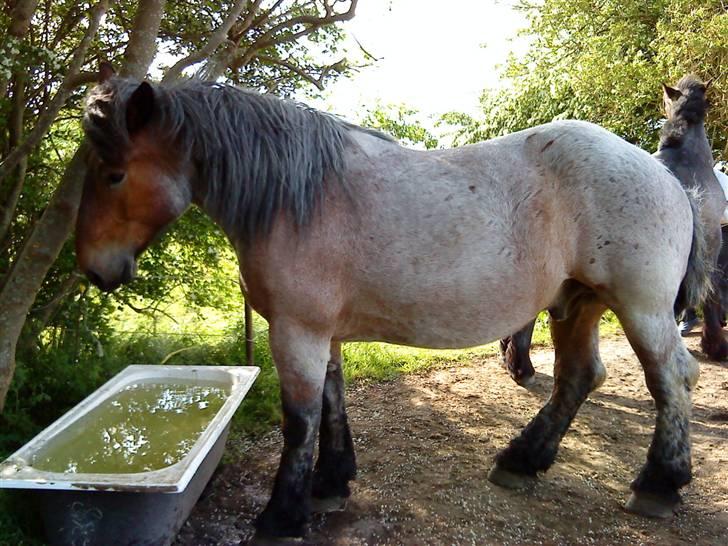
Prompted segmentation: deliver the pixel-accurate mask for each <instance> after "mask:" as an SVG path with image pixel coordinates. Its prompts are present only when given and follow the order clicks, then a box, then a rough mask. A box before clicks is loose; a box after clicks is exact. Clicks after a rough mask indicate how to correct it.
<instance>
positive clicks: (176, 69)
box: [162, 0, 263, 82]
mask: <svg viewBox="0 0 728 546" xmlns="http://www.w3.org/2000/svg"><path fill="white" fill-rule="evenodd" d="M262 1H263V0H254V1H253V2H252V4H251V3H250V0H237V1H236V2H235V4H233V6H232V7H231V8H230V11H228V13H227V15H226V16H225V19H224V20H223V22H222V24H221V25H220V26H219V27H217V29H216V30H215V32H213V33H212V34H211V35H210V37H209V38H208V40H207V43H206V44H205V45H204V46H202V47H201V48H199V49H198V50H196V51H193V52H192V53H190V54H189V55H187V57H184V58H183V59H180V60H179V61H177V62H176V63H175V64H174V65H173V66H172V67H171V68H170V69H169V70H168V71H167V73H166V74H165V75H164V78H162V82H169V81H175V80H178V79H179V77H180V76H181V75H182V71H183V70H184V69H185V68H187V67H188V66H191V65H193V64H195V63H198V62H200V61H202V60H204V59H206V58H208V57H209V56H211V55H212V54H213V53H214V52H215V50H216V49H217V48H218V47H219V46H220V44H222V43H223V42H224V41H225V38H226V37H227V35H228V32H229V31H230V29H231V28H232V27H233V25H234V24H235V21H237V19H238V17H239V16H240V14H241V13H242V12H243V9H245V7H247V6H248V5H249V4H250V10H249V12H248V16H247V17H246V18H245V21H243V25H245V24H246V21H247V24H248V25H249V24H250V21H251V20H252V18H253V15H254V14H255V12H256V11H257V9H258V7H259V6H260V4H261V2H262Z"/></svg>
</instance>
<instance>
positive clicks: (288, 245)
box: [76, 77, 706, 541]
mask: <svg viewBox="0 0 728 546" xmlns="http://www.w3.org/2000/svg"><path fill="white" fill-rule="evenodd" d="M84 128H85V131H86V134H87V137H88V139H89V141H90V143H91V152H90V154H89V158H88V174H87V178H86V180H85V186H84V190H83V197H82V201H81V206H80V210H79V213H78V224H77V231H76V250H77V256H78V261H79V264H80V267H81V268H82V270H83V271H84V272H85V273H86V274H87V275H88V277H89V279H90V280H91V281H92V282H93V283H95V284H96V285H98V286H99V287H100V288H101V289H103V290H113V289H114V288H116V287H118V286H119V285H120V284H122V283H124V282H127V281H129V280H130V279H131V278H132V276H133V274H134V272H135V269H136V258H137V257H138V256H139V254H140V253H141V252H142V251H143V250H144V249H145V248H146V247H147V246H148V245H149V244H150V242H151V241H152V240H153V239H154V237H155V235H156V234H158V233H159V232H160V230H162V229H163V228H164V227H165V226H166V225H168V224H170V223H171V222H172V221H173V220H175V219H176V218H178V217H179V216H180V215H181V214H182V213H183V212H184V211H185V209H187V207H188V206H189V205H190V204H191V203H195V204H196V205H198V206H199V207H201V208H202V209H203V210H204V211H206V212H207V214H209V215H210V216H211V217H212V218H213V219H214V220H215V221H216V222H217V223H218V224H219V225H220V226H221V227H222V228H223V229H224V230H225V232H226V234H227V235H228V237H229V239H230V241H231V242H232V244H233V246H234V247H235V250H236V251H237V255H238V257H239V261H240V271H241V276H242V279H243V281H244V285H245V286H244V289H245V293H246V296H247V298H248V300H249V301H250V303H251V305H252V306H253V308H254V309H255V310H256V311H257V312H258V313H260V314H261V315H262V316H263V317H265V318H266V319H267V320H268V322H269V324H270V347H271V351H272V354H273V358H274V360H275V365H276V368H277V370H278V375H279V378H280V384H281V397H282V405H283V414H284V421H283V437H284V447H283V453H282V455H281V460H280V466H279V468H278V472H277V475H276V478H275V485H274V487H273V492H272V496H271V499H270V501H269V503H268V505H267V506H266V508H265V509H264V510H263V512H262V513H261V514H260V516H259V517H258V519H257V521H256V527H257V529H258V537H259V538H260V540H261V541H270V540H277V539H275V537H300V536H303V535H304V534H305V532H306V526H307V522H308V521H309V517H310V512H311V510H312V509H316V510H318V509H330V508H332V507H340V505H341V503H342V501H343V499H345V498H346V497H347V496H348V495H349V485H348V482H349V481H350V480H352V479H353V478H354V477H355V473H356V464H355V457H354V448H353V444H352V437H351V434H350V431H349V426H348V424H347V417H346V411H345V408H344V383H343V379H342V371H341V366H342V358H341V349H340V346H341V343H342V342H345V341H350V340H382V341H386V342H392V343H400V344H406V345H414V346H420V347H432V348H444V347H452V348H456V347H468V346H473V345H478V344H482V343H486V342H489V341H493V340H496V339H498V338H500V337H502V336H504V335H506V334H508V333H509V332H512V331H514V330H515V329H517V328H518V327H520V326H521V325H523V324H525V323H526V322H527V321H528V320H529V319H531V317H533V316H535V315H536V313H537V312H538V311H539V310H541V309H544V308H548V309H550V310H551V312H552V314H553V315H554V317H556V320H554V321H553V322H552V325H551V328H552V335H553V340H554V347H555V351H556V368H555V374H554V376H555V378H554V379H555V380H554V389H553V393H552V395H551V397H550V399H549V400H548V402H547V403H546V405H545V406H544V407H543V408H542V409H541V411H540V412H539V413H538V414H537V415H536V416H535V417H534V418H533V420H532V421H531V423H530V424H529V425H528V426H527V427H526V428H525V429H524V430H523V432H521V434H520V435H519V436H518V437H517V438H515V439H514V440H513V441H512V442H511V443H510V444H509V445H508V447H506V448H505V449H504V450H503V451H501V452H500V453H499V454H498V456H497V457H496V460H495V465H494V467H493V468H492V470H491V471H490V474H489V478H490V480H491V481H493V482H495V483H497V484H500V485H502V486H506V487H519V486H522V485H524V484H526V483H528V482H529V481H530V480H532V479H533V477H535V476H536V475H537V473H538V472H540V471H545V470H546V469H548V468H549V467H550V466H551V464H552V463H553V462H554V459H555V457H556V451H557V449H558V445H559V442H560V440H561V438H562V437H563V435H564V434H565V433H566V430H567V429H568V427H569V424H570V423H571V421H572V419H573V418H574V416H575V414H576V412H577V410H578V409H579V407H580V406H581V404H582V403H583V402H584V400H585V399H586V397H587V395H588V394H589V392H590V391H592V390H593V389H595V388H597V387H598V386H599V385H600V384H601V382H602V381H603V379H604V377H605V374H606V371H605V368H604V366H603V365H602V362H601V360H600V357H599V351H598V331H597V325H598V322H599V317H601V315H602V313H603V312H604V311H605V310H606V309H607V308H610V309H612V310H614V312H615V313H616V314H617V316H618V317H619V319H620V321H621V322H622V324H623V325H624V330H625V333H626V335H627V337H628V338H629V341H630V343H631V345H632V347H633V348H634V350H635V352H636V353H637V356H638V357H639V360H640V362H641V363H642V366H643V368H644V373H645V377H646V380H647V385H648V388H649V390H650V392H651V394H652V396H653V398H654V400H655V403H656V408H657V420H656V425H655V432H654V437H653V439H652V444H651V446H650V449H649V452H648V455H647V462H646V464H645V466H644V468H643V469H642V471H641V472H640V473H639V475H638V477H637V478H636V479H635V480H634V482H633V483H632V496H631V498H630V500H629V501H628V503H627V507H628V509H630V510H632V511H634V512H637V513H640V514H644V515H647V516H668V515H670V514H672V512H673V510H674V509H675V507H676V506H677V504H678V503H679V500H680V497H679V493H678V491H679V489H680V487H681V486H683V485H685V484H687V483H688V482H689V481H690V478H691V456H690V435H689V428H690V426H689V419H690V409H691V399H690V396H691V394H690V392H691V388H692V386H693V385H694V384H695V382H696V381H697V377H698V368H697V365H696V363H695V361H694V360H693V358H692V357H691V355H690V354H689V353H688V351H687V350H686V348H685V346H684V345H683V343H682V339H681V338H680V335H679V332H678V329H677V326H676V324H675V320H674V317H673V305H674V303H675V299H676V298H678V297H679V298H681V299H684V300H685V301H686V302H695V301H698V300H700V299H701V298H702V295H703V292H704V290H705V288H706V275H705V270H704V267H705V263H704V260H705V259H706V257H705V256H704V252H703V249H704V244H703V243H704V242H703V234H702V231H701V229H700V224H699V222H698V217H697V213H696V210H697V209H696V207H697V205H696V204H695V202H694V201H692V198H691V197H689V196H688V195H687V194H686V192H685V191H684V190H683V188H682V187H681V186H680V183H679V182H678V181H677V179H676V178H675V177H674V176H673V175H672V174H670V172H669V171H668V170H667V169H665V168H664V166H663V165H661V164H660V163H659V162H658V161H656V160H655V159H654V158H652V157H651V156H650V155H649V154H647V153H645V152H643V151H641V150H639V149H638V148H636V147H634V146H632V145H631V144H628V143H627V142H625V141H623V140H622V139H620V138H618V137H617V136H615V135H613V134H612V133H609V132H608V131H606V130H604V129H602V128H600V127H597V126H595V125H591V124H589V123H584V122H574V121H562V122H555V123H550V124H547V125H543V126H540V127H535V128H533V129H529V130H527V131H523V132H520V133H516V134H512V135H510V136H506V137H503V138H498V139H495V140H492V141H489V142H484V143H480V144H475V145H472V146H464V147H461V148H456V149H451V150H436V151H428V152H424V151H417V150H410V149H406V148H403V147H401V146H400V145H399V144H397V143H396V142H394V141H392V140H391V139H389V138H387V137H384V136H382V135H381V134H378V133H376V132H373V131H369V130H366V129H362V128H360V127H357V126H354V125H351V124H348V123H345V122H343V121H341V120H339V119H338V118H335V117H333V116H331V115H328V114H324V113H321V112H318V111H315V110H313V109H310V108H307V107H304V106H302V105H300V104H296V103H291V102H286V101H283V100H280V99H278V98H275V97H272V96H266V95H260V94H257V93H255V92H251V91H246V90H241V89H237V88H235V87H231V86H227V85H222V84H219V83H205V82H199V81H188V82H184V83H180V84H177V85H175V86H171V87H165V86H159V85H155V84H150V83H147V82H141V83H140V82H138V81H131V80H126V79H121V78H117V77H112V78H110V79H109V80H107V81H105V82H103V83H101V84H100V85H99V86H98V87H96V88H95V90H94V91H93V92H92V93H91V95H90V97H89V99H88V103H87V109H86V115H85V118H84ZM665 218H671V222H670V226H669V227H667V226H666V224H665V221H664V219H665ZM636 250H639V251H638V252H636ZM317 432H318V437H319V456H318V460H317V461H316V462H315V463H314V460H313V457H314V451H315V444H316V437H317Z"/></svg>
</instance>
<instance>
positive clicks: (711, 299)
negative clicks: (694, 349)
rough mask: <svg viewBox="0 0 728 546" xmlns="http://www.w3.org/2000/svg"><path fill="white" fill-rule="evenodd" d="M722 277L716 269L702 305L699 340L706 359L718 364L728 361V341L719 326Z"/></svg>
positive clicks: (720, 325) (721, 308)
mask: <svg viewBox="0 0 728 546" xmlns="http://www.w3.org/2000/svg"><path fill="white" fill-rule="evenodd" d="M719 265H722V264H719ZM722 277H723V271H722V270H721V269H720V268H719V269H716V271H715V273H714V275H713V291H712V292H711V293H710V295H709V296H708V299H707V300H705V303H703V335H702V337H701V340H700V346H701V348H702V349H703V352H704V353H705V354H706V355H707V357H708V358H710V359H711V360H715V361H718V362H720V361H723V360H726V359H728V341H726V338H725V336H724V335H723V325H722V324H721V319H722V313H723V307H722V305H721V303H722V302H721V299H722V294H721V291H722V290H721V289H722V285H723V284H724V282H723V279H722Z"/></svg>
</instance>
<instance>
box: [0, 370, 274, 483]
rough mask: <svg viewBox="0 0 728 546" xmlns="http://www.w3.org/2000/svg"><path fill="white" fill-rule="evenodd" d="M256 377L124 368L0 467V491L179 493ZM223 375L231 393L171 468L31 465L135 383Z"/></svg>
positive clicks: (254, 374)
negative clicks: (84, 469)
mask: <svg viewBox="0 0 728 546" xmlns="http://www.w3.org/2000/svg"><path fill="white" fill-rule="evenodd" d="M259 373H260V368H259V367H257V366H206V365H189V366H170V365H150V364H132V365H130V366H127V367H126V368H124V369H123V370H122V371H121V372H119V373H118V374H116V375H115V376H114V377H112V378H111V379H109V380H108V381H107V382H106V383H104V384H103V385H102V386H101V387H99V388H98V389H96V390H95V391H94V392H93V393H91V394H90V395H89V396H87V397H86V398H84V399H83V400H82V401H81V402H79V403H78V404H76V405H75V406H74V407H73V408H71V409H70V410H69V411H67V412H66V413H64V414H63V415H62V416H61V417H60V418H59V419H57V420H56V421H54V422H53V423H52V424H51V425H49V426H48V427H46V428H45V429H44V430H43V431H41V432H40V433H39V434H37V435H36V436H35V437H34V438H33V439H32V440H30V441H29V442H28V443H26V444H25V445H24V446H23V447H21V448H20V449H19V450H17V451H16V452H15V453H13V454H12V455H10V457H8V458H7V459H6V460H5V461H3V462H2V463H0V489H2V488H6V489H36V490H49V489H51V490H66V491H73V490H76V491H124V492H137V493H139V492H144V493H180V492H182V491H184V490H185V488H186V487H187V485H188V484H189V482H190V480H192V477H193V476H194V475H195V473H196V472H197V469H198V468H199V466H200V465H201V464H202V462H203V460H204V459H205V456H206V455H207V452H208V451H209V449H210V448H211V447H212V446H213V445H214V444H215V441H216V440H217V439H218V438H219V437H220V435H221V434H223V432H224V431H225V429H226V427H227V426H228V424H229V422H230V420H231V419H232V416H233V414H234V413H235V411H236V410H237V409H238V407H239V406H240V404H241V403H242V401H243V399H244V398H245V395H246V394H247V393H248V391H249V390H250V387H251V386H252V385H253V382H254V381H255V379H256V378H257V376H258V374H259ZM223 374H225V375H227V376H228V378H229V380H230V394H229V395H228V397H227V399H226V400H225V403H224V404H223V405H222V407H221V408H220V409H219V410H218V412H217V414H215V417H213V418H212V419H211V420H210V423H209V424H208V425H207V427H206V428H205V430H204V432H203V433H202V434H201V435H200V436H199V438H198V439H197V441H196V442H195V444H194V445H193V446H192V448H191V449H190V451H189V452H188V453H187V455H185V457H183V458H182V459H181V460H180V461H178V462H176V463H174V464H172V465H170V466H167V467H164V468H161V469H158V470H150V471H147V472H130V473H123V474H122V473H118V474H96V473H80V472H79V473H66V472H48V471H45V470H39V469H37V468H34V467H33V466H32V463H31V461H32V458H33V455H34V454H35V453H37V452H38V451H39V450H40V449H41V448H43V447H44V446H45V445H46V444H47V443H48V442H50V441H51V440H53V439H54V438H55V437H56V436H57V435H58V434H59V433H60V432H62V431H63V430H64V429H66V428H67V427H68V426H70V425H72V424H73V423H74V422H75V421H77V420H78V419H80V418H81V417H83V416H84V415H86V414H87V413H88V412H90V411H92V410H93V409H95V408H96V407H98V406H99V405H100V404H102V403H103V402H104V401H105V400H107V399H108V398H110V397H111V396H113V395H115V394H117V393H118V392H120V391H121V390H122V389H124V388H125V387H126V386H128V385H130V384H132V383H134V382H136V381H139V380H145V381H146V380H149V379H157V378H158V379H182V380H189V379H200V380H207V381H220V382H225V381H226V378H225V377H224V375H223Z"/></svg>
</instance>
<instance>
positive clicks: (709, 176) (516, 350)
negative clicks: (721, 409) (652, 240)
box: [500, 75, 728, 387]
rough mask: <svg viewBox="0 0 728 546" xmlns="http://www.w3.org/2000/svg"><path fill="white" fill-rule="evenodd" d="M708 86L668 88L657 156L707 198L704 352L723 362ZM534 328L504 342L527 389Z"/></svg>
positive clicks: (694, 83)
mask: <svg viewBox="0 0 728 546" xmlns="http://www.w3.org/2000/svg"><path fill="white" fill-rule="evenodd" d="M709 83H710V82H708V83H707V84H706V83H703V82H702V81H700V79H698V78H697V77H696V76H694V75H688V76H685V77H683V78H682V79H681V80H680V81H679V82H678V83H677V85H676V86H675V87H669V86H667V85H665V84H663V100H664V105H665V112H666V114H667V121H666V122H665V124H664V125H663V126H662V129H661V130H660V143H659V145H658V148H657V151H656V152H655V153H654V154H653V155H654V157H655V158H656V159H658V160H659V161H661V162H662V163H663V164H664V165H665V166H667V168H668V169H670V171H671V172H672V173H673V174H674V175H675V176H676V177H677V179H678V180H680V183H681V184H682V185H683V187H684V188H686V189H696V190H698V191H700V192H701V194H702V196H703V197H702V201H703V206H702V207H701V215H700V216H701V219H702V221H703V224H704V226H705V230H706V231H707V232H708V233H709V234H710V236H709V239H708V246H709V249H710V250H709V252H710V254H711V255H712V256H713V265H714V274H713V278H712V284H713V287H714V290H712V291H711V292H710V293H709V295H708V297H707V298H706V300H705V302H704V304H703V314H704V319H705V324H704V327H703V333H702V338H701V347H702V350H703V352H704V353H705V354H706V355H707V356H708V358H710V359H711V360H715V361H722V360H726V358H728V342H727V341H726V339H725V337H724V335H723V330H722V325H721V318H722V310H721V309H722V307H721V299H722V298H721V294H722V291H723V286H724V284H725V281H724V279H725V277H726V275H728V248H726V249H723V250H721V247H722V236H721V225H722V224H724V223H725V222H724V219H723V217H724V215H725V212H726V194H725V193H724V192H723V191H722V188H721V185H720V183H719V181H718V178H717V177H718V176H725V175H723V174H722V173H720V171H717V172H716V170H714V168H713V156H712V153H711V149H710V144H709V143H708V137H707V136H706V134H705V125H704V121H705V114H706V112H707V110H708V106H709V103H708V101H707V99H706V91H707V89H708V86H709ZM717 173H720V174H717ZM664 221H667V218H665V219H664ZM715 266H717V267H715ZM534 325H535V319H533V320H531V321H530V322H529V323H528V324H526V325H525V326H524V327H522V328H521V329H519V330H518V331H517V332H516V333H515V334H512V335H510V336H507V337H505V338H502V339H501V340H500V349H501V355H502V358H503V365H504V367H505V368H506V370H508V373H509V374H510V376H511V378H513V380H514V381H515V382H516V383H518V384H519V385H521V386H523V387H528V386H529V385H530V384H531V383H532V382H533V380H534V377H535V373H536V372H535V370H534V369H533V364H532V363H531V359H530V357H529V350H530V347H531V337H532V335H533V328H534Z"/></svg>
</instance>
